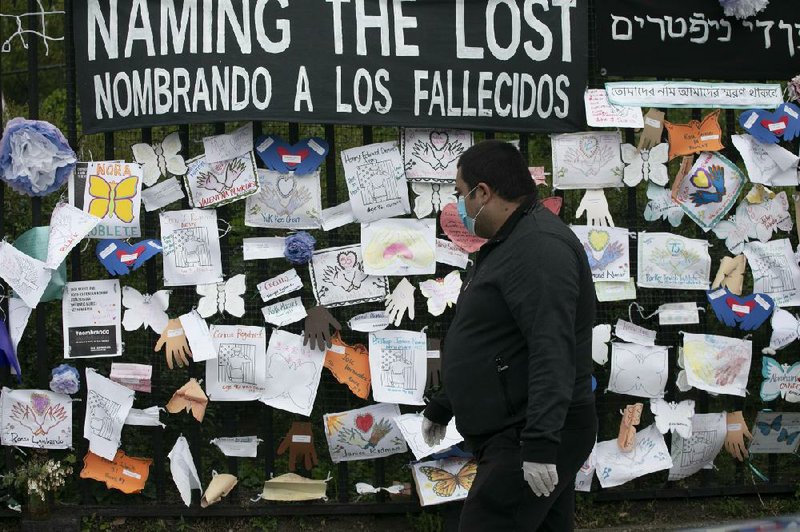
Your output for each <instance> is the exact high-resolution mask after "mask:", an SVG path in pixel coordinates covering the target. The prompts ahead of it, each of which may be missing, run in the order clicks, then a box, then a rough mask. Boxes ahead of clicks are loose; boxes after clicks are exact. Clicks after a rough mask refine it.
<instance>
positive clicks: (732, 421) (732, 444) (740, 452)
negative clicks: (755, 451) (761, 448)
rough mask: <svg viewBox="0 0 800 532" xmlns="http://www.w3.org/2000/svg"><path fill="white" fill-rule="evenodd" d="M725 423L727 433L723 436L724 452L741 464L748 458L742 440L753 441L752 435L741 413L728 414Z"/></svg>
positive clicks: (748, 454)
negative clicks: (726, 424)
mask: <svg viewBox="0 0 800 532" xmlns="http://www.w3.org/2000/svg"><path fill="white" fill-rule="evenodd" d="M727 423H728V433H727V434H726V435H725V450H726V451H728V454H730V455H731V456H733V457H734V458H736V459H737V460H739V461H740V462H743V461H744V460H745V458H747V457H748V456H750V453H749V452H748V451H747V445H746V444H745V442H744V439H745V438H747V440H748V441H750V440H752V439H753V435H752V434H750V430H749V429H748V428H747V423H745V421H744V416H742V412H741V411H736V412H728V414H727Z"/></svg>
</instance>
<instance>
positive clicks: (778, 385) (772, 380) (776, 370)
mask: <svg viewBox="0 0 800 532" xmlns="http://www.w3.org/2000/svg"><path fill="white" fill-rule="evenodd" d="M761 376H762V377H764V382H762V383H761V399H762V400H764V401H772V400H773V399H777V398H778V397H782V398H783V399H786V400H787V401H788V402H790V403H798V402H800V362H795V363H794V364H792V365H791V366H790V365H789V364H781V363H780V362H778V361H777V360H775V359H774V358H772V357H766V356H765V357H762V358H761Z"/></svg>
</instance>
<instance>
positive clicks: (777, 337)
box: [761, 308, 800, 355]
mask: <svg viewBox="0 0 800 532" xmlns="http://www.w3.org/2000/svg"><path fill="white" fill-rule="evenodd" d="M770 324H771V325H772V336H771V337H770V339H769V345H768V346H767V347H765V348H764V349H762V350H761V352H762V353H763V354H765V355H774V354H775V351H776V350H778V349H781V348H783V347H786V346H787V345H789V344H791V343H792V342H794V341H795V340H797V339H798V338H800V320H798V319H797V318H796V317H795V316H794V315H793V314H792V313H791V312H789V311H788V310H784V309H782V308H779V309H775V312H774V313H773V314H772V320H771V321H770Z"/></svg>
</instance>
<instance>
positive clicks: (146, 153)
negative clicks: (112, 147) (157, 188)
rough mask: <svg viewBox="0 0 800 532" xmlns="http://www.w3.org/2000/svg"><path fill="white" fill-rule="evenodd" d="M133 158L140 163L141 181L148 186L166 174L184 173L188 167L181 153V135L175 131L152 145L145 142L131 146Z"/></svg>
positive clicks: (176, 174)
mask: <svg viewBox="0 0 800 532" xmlns="http://www.w3.org/2000/svg"><path fill="white" fill-rule="evenodd" d="M131 151H132V152H133V158H134V160H135V161H136V162H137V163H139V164H140V165H142V169H143V170H144V178H143V179H142V182H143V183H144V184H145V185H147V186H148V187H149V186H151V185H153V184H155V182H156V181H158V180H159V178H161V177H162V176H163V177H167V175H173V176H182V175H186V172H187V171H188V168H187V167H186V162H185V161H184V160H183V156H182V155H181V137H180V135H179V134H178V132H177V131H175V132H173V133H170V134H169V135H167V136H166V137H164V140H162V141H161V142H155V143H153V144H152V145H150V144H147V143H145V142H143V143H140V144H134V145H133V146H131Z"/></svg>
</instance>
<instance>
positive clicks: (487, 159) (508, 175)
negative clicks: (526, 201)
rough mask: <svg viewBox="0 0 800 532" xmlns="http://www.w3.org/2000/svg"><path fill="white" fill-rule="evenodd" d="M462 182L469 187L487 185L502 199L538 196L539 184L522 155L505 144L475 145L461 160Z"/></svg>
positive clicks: (486, 143) (488, 141) (480, 143)
mask: <svg viewBox="0 0 800 532" xmlns="http://www.w3.org/2000/svg"><path fill="white" fill-rule="evenodd" d="M458 168H460V169H461V179H463V180H464V182H465V183H466V184H467V186H468V187H469V190H472V189H473V188H475V187H476V186H477V185H478V183H486V184H487V185H488V186H489V188H491V189H492V190H493V191H494V192H496V193H497V194H498V195H499V196H500V197H501V198H503V199H505V200H508V201H515V200H518V199H520V198H521V197H523V196H530V195H533V196H534V197H535V196H536V184H535V183H534V181H533V178H532V177H531V174H530V172H529V171H528V165H527V164H526V163H525V160H524V159H523V158H522V154H521V153H520V152H519V150H518V149H517V148H515V147H514V146H513V145H512V144H510V143H508V142H505V141H503V140H484V141H483V142H479V143H478V144H475V145H474V146H472V147H471V148H469V149H468V150H467V151H465V152H464V153H463V154H461V157H460V158H459V159H458Z"/></svg>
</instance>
